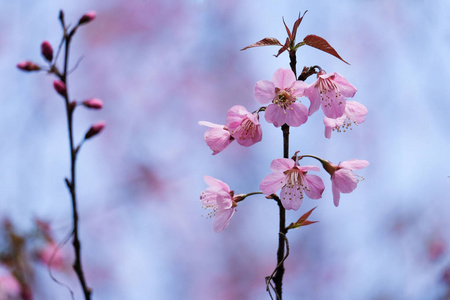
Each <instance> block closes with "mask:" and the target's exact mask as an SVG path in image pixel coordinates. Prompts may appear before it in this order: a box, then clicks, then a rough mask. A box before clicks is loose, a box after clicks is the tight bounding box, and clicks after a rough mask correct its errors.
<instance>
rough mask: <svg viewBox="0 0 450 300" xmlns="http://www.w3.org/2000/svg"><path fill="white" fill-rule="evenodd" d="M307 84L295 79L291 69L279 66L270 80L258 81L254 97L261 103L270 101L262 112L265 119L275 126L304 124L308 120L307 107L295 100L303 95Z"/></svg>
mask: <svg viewBox="0 0 450 300" xmlns="http://www.w3.org/2000/svg"><path fill="white" fill-rule="evenodd" d="M307 86H308V85H307V84H306V83H304V82H303V81H299V80H296V78H295V74H294V72H292V70H290V69H281V68H280V69H278V70H276V71H275V73H274V74H273V77H272V81H269V80H260V81H258V82H257V83H256V85H255V89H254V95H255V99H256V100H257V101H258V102H259V103H261V104H267V103H270V102H272V104H270V105H269V106H267V108H266V112H265V114H264V117H265V119H266V121H267V122H269V123H273V125H275V127H280V126H281V125H283V124H287V125H289V126H293V127H298V126H300V125H302V124H304V123H305V122H306V121H307V120H308V109H307V108H306V106H304V105H303V104H301V103H298V102H295V101H296V100H297V98H299V97H302V96H303V95H302V94H303V91H304V89H305V88H306V87H307Z"/></svg>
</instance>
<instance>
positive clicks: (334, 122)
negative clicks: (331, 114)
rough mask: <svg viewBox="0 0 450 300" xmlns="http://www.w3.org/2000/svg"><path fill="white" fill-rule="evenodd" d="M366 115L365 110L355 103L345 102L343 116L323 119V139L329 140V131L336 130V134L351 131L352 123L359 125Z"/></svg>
mask: <svg viewBox="0 0 450 300" xmlns="http://www.w3.org/2000/svg"><path fill="white" fill-rule="evenodd" d="M366 115H367V108H366V107H365V106H364V105H362V104H361V103H358V102H356V101H347V104H346V105H345V112H344V114H343V115H342V116H341V117H339V118H337V119H331V118H327V117H324V118H323V123H324V124H325V137H326V138H327V139H329V138H330V137H331V131H333V130H336V131H337V132H341V130H343V131H344V132H345V131H346V130H347V129H349V128H350V129H351V125H352V123H354V124H355V125H358V124H361V123H362V122H364V120H365V116H366Z"/></svg>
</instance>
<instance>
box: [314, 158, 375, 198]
mask: <svg viewBox="0 0 450 300" xmlns="http://www.w3.org/2000/svg"><path fill="white" fill-rule="evenodd" d="M322 163H323V165H324V169H325V170H326V171H327V172H328V173H329V174H330V175H331V186H332V190H333V202H334V205H335V206H336V207H337V206H339V200H340V198H341V194H340V193H351V192H353V190H354V189H356V185H357V184H358V182H359V179H358V177H357V176H356V175H355V174H354V173H353V170H358V169H362V168H365V167H367V166H368V165H369V162H368V161H367V160H359V159H350V160H346V161H343V162H341V163H339V164H338V165H337V166H336V165H333V164H332V163H330V162H322Z"/></svg>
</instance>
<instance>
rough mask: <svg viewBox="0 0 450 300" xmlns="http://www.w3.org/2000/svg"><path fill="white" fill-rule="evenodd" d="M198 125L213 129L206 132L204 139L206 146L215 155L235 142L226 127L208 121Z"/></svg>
mask: <svg viewBox="0 0 450 300" xmlns="http://www.w3.org/2000/svg"><path fill="white" fill-rule="evenodd" d="M198 124H199V125H203V126H207V127H210V128H211V129H208V130H207V131H206V132H205V135H204V138H205V142H206V144H207V145H208V146H209V148H210V149H211V150H212V151H213V155H216V154H217V153H219V152H221V151H222V150H224V149H225V148H226V147H228V145H229V144H230V143H231V142H232V141H233V140H234V138H233V137H232V136H231V134H230V131H229V130H228V128H227V127H226V126H225V125H218V124H214V123H211V122H206V121H200V122H198Z"/></svg>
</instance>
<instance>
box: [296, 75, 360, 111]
mask: <svg viewBox="0 0 450 300" xmlns="http://www.w3.org/2000/svg"><path fill="white" fill-rule="evenodd" d="M355 93H356V88H355V87H354V86H353V85H351V84H350V83H349V82H348V81H347V79H345V78H344V77H342V76H341V75H339V74H338V73H336V72H333V73H329V74H327V73H325V71H320V72H319V73H318V74H317V80H316V81H315V82H313V83H312V84H311V85H309V86H308V87H307V88H306V89H305V91H304V95H305V96H306V97H308V98H309V100H310V101H311V106H310V107H309V115H312V114H313V113H315V112H316V111H317V110H318V109H319V107H322V110H323V112H324V114H325V116H326V117H328V118H332V119H337V118H339V117H340V116H342V115H343V114H344V112H345V102H346V98H351V97H353V96H354V95H355Z"/></svg>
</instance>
